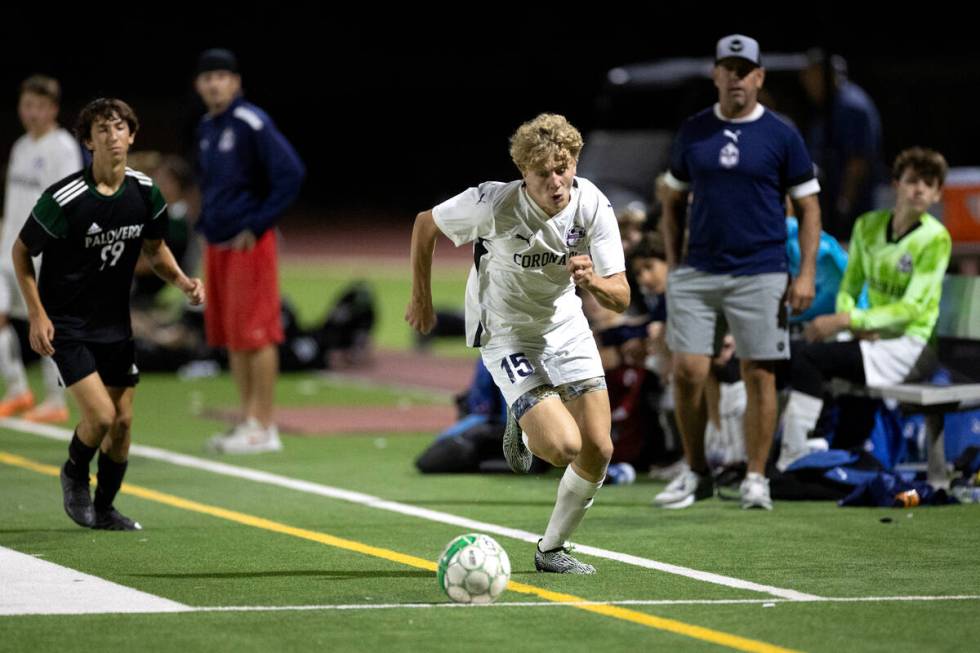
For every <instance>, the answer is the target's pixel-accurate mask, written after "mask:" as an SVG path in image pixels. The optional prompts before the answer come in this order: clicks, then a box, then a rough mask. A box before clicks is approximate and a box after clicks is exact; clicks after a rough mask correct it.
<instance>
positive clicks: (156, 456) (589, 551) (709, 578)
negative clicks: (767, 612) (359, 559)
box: [0, 419, 821, 601]
mask: <svg viewBox="0 0 980 653" xmlns="http://www.w3.org/2000/svg"><path fill="white" fill-rule="evenodd" d="M0 426H4V427H7V428H10V429H13V430H15V431H20V432H22V433H31V434H33V435H39V436H41V437H45V438H49V439H52V440H62V441H66V442H67V441H69V440H71V436H72V432H71V431H68V430H66V429H62V428H58V427H56V426H50V425H47V424H35V423H34V422H28V421H25V420H21V419H0ZM129 452H130V453H131V454H133V455H136V456H141V457H143V458H150V459H153V460H159V461H163V462H167V463H171V464H174V465H179V466H181V467H190V468H192V469H199V470H203V471H208V472H212V473H215V474H221V475H223V476H231V477H235V478H242V479H246V480H249V481H255V482H256V483H265V484H267V485H275V486H278V487H283V488H287V489H290V490H296V491H297V492H305V493H307V494H315V495H318V496H322V497H327V498H330V499H337V500H340V501H347V502H349V503H355V504H359V505H362V506H367V507H369V508H377V509H379V510H387V511H390V512H395V513H398V514H401V515H410V516H412V517H419V518H420V519H427V520H429V521H434V522H439V523H443V524H451V525H453V526H459V527H460V528H463V529H466V530H469V531H478V532H481V533H492V534H494V535H500V536H503V537H509V538H513V539H515V540H521V541H523V542H529V543H531V544H537V542H538V540H539V539H541V535H538V534H536V533H531V532H528V531H523V530H518V529H516V528H508V527H506V526H500V525H497V524H490V523H488V522H481V521H475V520H472V519H467V518H465V517H459V516H457V515H451V514H449V513H446V512H440V511H438V510H429V509H428V508H420V507H418V506H412V505H408V504H405V503H398V502H397V501H386V500H384V499H381V498H379V497H375V496H372V495H370V494H363V493H361V492H354V491H351V490H344V489H341V488H336V487H331V486H329V485H321V484H320V483H313V482H310V481H301V480H298V479H294V478H289V477H287V476H280V475H279V474H272V473H269V472H263V471H259V470H255V469H248V468H247V467H237V466H235V465H229V464H227V463H221V462H216V461H212V460H206V459H204V458H198V457H196V456H189V455H187V454H182V453H176V452H173V451H167V450H166V449H158V448H156V447H148V446H145V445H132V446H131V447H130V449H129ZM575 550H576V551H577V552H580V553H584V554H586V555H591V556H594V557H596V558H604V559H606V560H615V561H616V562H621V563H623V564H627V565H632V566H635V567H642V568H644V569H653V570H655V571H662V572H665V573H668V574H675V575H678V576H684V577H686V578H691V579H694V580H699V581H702V582H705V583H714V584H715V585H724V586H725V587H732V588H735V589H741V590H749V591H752V592H762V593H764V594H770V595H772V596H778V597H780V598H783V599H789V600H792V601H813V600H817V599H820V598H821V597H819V596H816V595H814V594H805V593H803V592H797V591H796V590H791V589H785V588H782V587H774V586H772V585H762V584H760V583H753V582H752V581H747V580H742V579H740V578H732V577H731V576H722V575H721V574H713V573H711V572H707V571H700V570H698V569H691V568H689V567H681V566H679V565H672V564H669V563H666V562H658V561H657V560H651V559H649V558H641V557H639V556H634V555H630V554H628V553H619V552H618V551H610V550H608V549H600V548H597V547H593V546H587V545H584V544H576V545H575Z"/></svg>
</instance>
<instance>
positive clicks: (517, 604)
mask: <svg viewBox="0 0 980 653" xmlns="http://www.w3.org/2000/svg"><path fill="white" fill-rule="evenodd" d="M927 601H980V595H959V596H955V595H954V596H844V597H819V598H815V599H805V600H790V599H651V600H641V599H631V600H623V601H569V602H565V603H562V602H554V601H498V602H497V603H490V604H481V605H474V604H471V603H450V602H447V603H350V604H337V605H315V604H314V605H214V606H189V605H181V604H174V606H175V607H173V608H167V609H163V610H152V609H148V606H127V609H125V610H119V609H113V608H112V607H111V606H109V607H105V606H103V605H95V604H93V605H91V606H90V607H82V608H79V609H77V610H73V611H72V612H70V614H103V613H122V612H127V613H140V614H154V613H173V612H330V611H336V612H344V611H356V610H429V609H442V608H450V609H452V608H569V607H572V608H574V607H581V606H587V605H621V606H654V607H656V606H672V605H746V606H753V605H757V606H760V607H762V608H774V607H776V605H777V604H793V605H799V604H801V603H890V602H927ZM25 614H31V615H44V614H69V612H65V611H59V610H57V608H54V609H52V608H51V606H50V604H48V605H45V606H44V608H42V609H40V610H38V611H31V612H26V611H25V612H6V611H0V616H16V615H25Z"/></svg>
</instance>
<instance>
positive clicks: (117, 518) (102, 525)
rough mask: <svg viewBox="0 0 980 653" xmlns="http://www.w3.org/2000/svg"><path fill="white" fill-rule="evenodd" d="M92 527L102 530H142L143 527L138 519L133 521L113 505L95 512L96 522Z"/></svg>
mask: <svg viewBox="0 0 980 653" xmlns="http://www.w3.org/2000/svg"><path fill="white" fill-rule="evenodd" d="M92 528H94V529H96V530H100V531H141V530H143V527H142V526H140V523H139V522H138V521H133V520H132V519H130V518H129V517H127V516H126V515H124V514H122V513H121V512H119V511H118V510H116V509H115V508H113V507H111V506H110V507H109V509H108V510H99V511H96V513H95V523H94V524H93V525H92Z"/></svg>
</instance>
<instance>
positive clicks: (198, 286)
mask: <svg viewBox="0 0 980 653" xmlns="http://www.w3.org/2000/svg"><path fill="white" fill-rule="evenodd" d="M187 283H188V285H186V286H184V287H183V288H181V290H183V291H184V295H186V296H187V301H189V302H190V303H191V306H200V305H201V304H203V303H204V283H202V282H201V280H200V279H198V278H197V277H195V278H193V279H188V280H187Z"/></svg>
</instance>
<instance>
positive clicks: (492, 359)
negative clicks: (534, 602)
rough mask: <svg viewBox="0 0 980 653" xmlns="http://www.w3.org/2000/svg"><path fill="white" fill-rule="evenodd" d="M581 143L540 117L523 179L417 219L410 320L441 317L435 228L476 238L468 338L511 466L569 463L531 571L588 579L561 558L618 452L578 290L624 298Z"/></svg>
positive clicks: (608, 209)
mask: <svg viewBox="0 0 980 653" xmlns="http://www.w3.org/2000/svg"><path fill="white" fill-rule="evenodd" d="M582 144H583V141H582V136H581V134H580V133H579V132H578V130H577V129H575V127H573V126H572V125H571V124H570V123H569V122H568V121H567V120H566V119H565V118H564V117H563V116H559V115H554V114H542V115H540V116H538V117H537V118H535V119H534V120H531V121H530V122H527V123H524V124H523V125H521V126H520V127H519V128H518V129H517V131H516V132H515V133H514V135H513V136H512V137H511V147H510V154H511V158H512V159H513V161H514V163H515V164H516V165H517V168H518V170H520V173H521V179H519V180H517V181H512V182H510V183H501V182H486V183H483V184H481V185H480V186H478V187H474V188H470V189H468V190H466V191H464V192H462V193H460V194H459V195H457V196H456V197H453V198H452V199H449V200H447V201H446V202H443V203H442V204H440V205H438V206H436V207H435V208H433V209H432V210H430V211H423V212H422V213H420V214H419V215H418V217H417V218H416V220H415V228H414V231H413V233H412V297H411V300H410V301H409V304H408V308H407V310H406V313H405V319H406V320H407V321H408V323H409V324H411V325H412V327H413V328H415V329H417V330H418V331H420V332H421V333H423V334H424V333H427V332H428V331H429V330H431V329H432V327H433V325H434V323H435V314H434V312H433V309H432V294H431V269H432V254H433V250H434V248H435V243H436V237H437V236H438V234H439V232H442V233H443V234H445V235H446V236H447V237H448V238H449V239H450V240H452V241H453V243H455V244H456V245H457V246H460V245H462V244H464V243H469V242H472V243H473V253H474V265H473V268H472V269H471V270H470V275H469V280H468V282H467V289H466V332H467V334H466V335H467V340H468V341H469V344H470V345H472V346H474V347H479V348H480V352H481V355H482V357H483V361H484V363H485V364H486V367H487V369H488V370H489V371H490V373H491V374H492V375H493V377H494V381H495V382H496V384H497V386H498V387H499V388H500V390H501V391H502V392H503V395H504V397H505V399H506V400H507V405H508V406H509V409H510V415H511V419H512V420H516V422H513V421H512V425H511V426H509V427H508V429H507V432H506V434H505V436H504V454H505V456H506V457H507V460H508V462H509V463H510V465H511V468H512V469H514V471H518V472H527V470H528V469H529V467H530V464H531V452H533V453H534V455H536V456H538V457H539V458H542V459H544V460H546V461H548V462H550V463H551V464H553V465H555V466H558V467H565V466H567V467H566V469H565V474H564V476H562V479H561V482H560V484H559V487H558V499H557V501H556V503H555V508H554V511H553V512H552V514H551V519H550V520H549V522H548V526H547V529H546V530H545V534H544V537H543V538H542V539H541V540H540V541H539V542H538V546H537V550H536V551H535V556H534V563H535V567H536V568H537V569H538V571H545V572H555V573H573V574H593V573H595V568H594V567H593V566H592V565H589V564H586V563H583V562H580V561H579V560H576V559H575V558H574V557H572V556H571V555H569V553H568V552H569V546H568V545H567V543H566V540H567V539H568V538H569V537H570V536H571V534H572V532H573V531H574V530H575V528H576V527H577V526H578V525H579V523H580V522H581V521H582V518H583V517H584V516H585V511H586V510H587V509H588V508H589V506H591V505H592V500H593V497H594V496H595V494H596V492H597V491H598V489H599V488H600V487H601V486H602V480H603V478H604V477H605V474H606V466H607V465H608V463H609V458H610V456H611V455H612V449H613V445H612V440H611V438H610V433H609V432H610V413H609V397H608V394H607V392H606V383H605V378H604V376H603V371H602V364H601V363H600V361H599V353H598V349H597V348H596V344H595V340H594V339H593V337H592V333H591V331H590V330H589V325H588V323H587V321H586V319H585V316H584V315H583V313H582V302H581V300H580V299H579V298H578V296H577V295H576V288H578V289H580V290H581V291H587V292H590V293H592V295H593V296H594V297H595V299H596V300H597V301H598V302H599V303H600V304H601V305H603V306H605V307H606V308H609V309H612V310H614V311H617V312H622V311H624V310H625V309H626V307H627V306H628V305H629V301H630V291H629V285H628V284H627V282H626V275H625V262H624V257H623V248H622V243H621V241H620V236H619V227H618V225H617V223H616V216H615V215H614V213H613V209H612V206H611V205H610V204H609V201H608V200H607V199H606V198H605V196H604V195H603V194H602V193H601V192H600V191H599V190H598V189H597V188H596V187H595V186H594V185H593V184H592V183H591V182H589V181H588V180H587V179H583V178H581V177H576V176H575V169H576V163H577V161H578V156H579V153H580V152H581V150H582ZM517 424H519V426H517ZM522 430H523V438H522V433H521V432H522Z"/></svg>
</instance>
